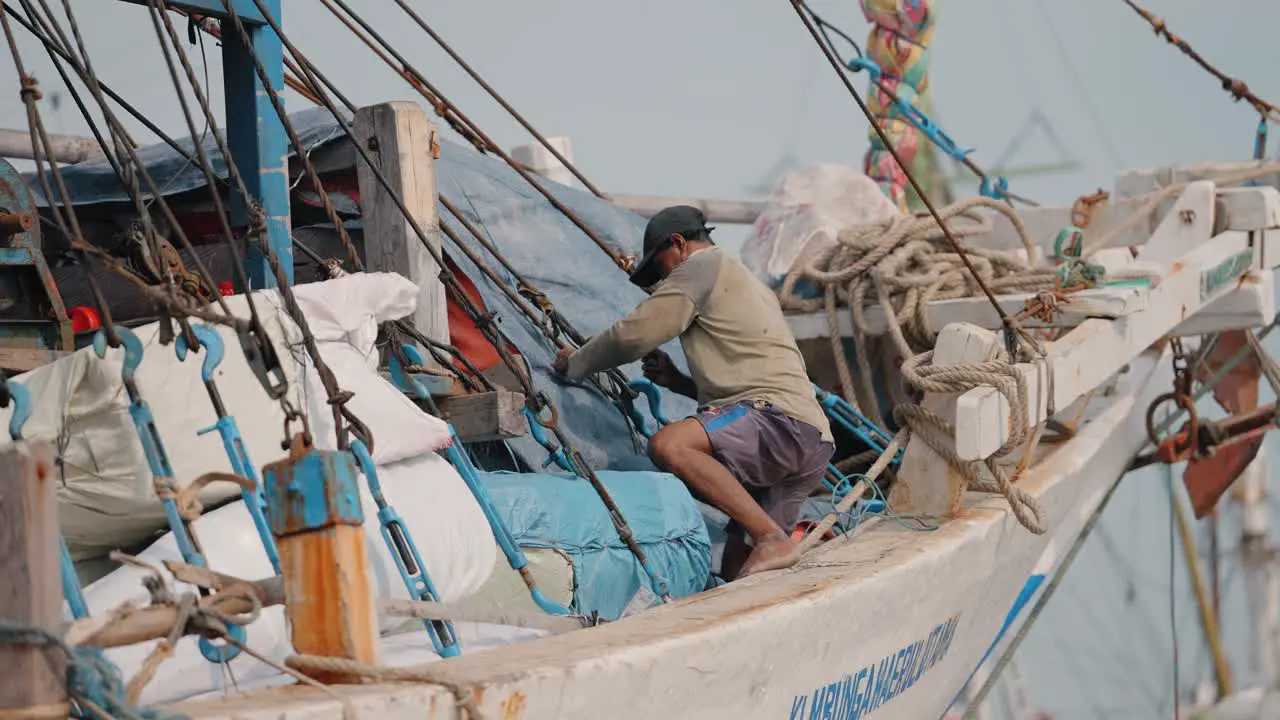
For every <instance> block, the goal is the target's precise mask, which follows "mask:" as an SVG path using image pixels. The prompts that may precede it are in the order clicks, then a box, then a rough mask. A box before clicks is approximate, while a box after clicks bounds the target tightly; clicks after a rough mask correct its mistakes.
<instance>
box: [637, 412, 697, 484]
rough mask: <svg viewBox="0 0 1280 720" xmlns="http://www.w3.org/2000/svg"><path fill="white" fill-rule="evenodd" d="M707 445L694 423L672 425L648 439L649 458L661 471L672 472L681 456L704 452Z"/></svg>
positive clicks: (678, 463) (677, 465)
mask: <svg viewBox="0 0 1280 720" xmlns="http://www.w3.org/2000/svg"><path fill="white" fill-rule="evenodd" d="M707 445H708V442H707V437H706V432H705V431H704V430H703V429H702V426H701V425H700V424H698V423H697V422H696V421H692V422H690V421H683V422H679V423H673V424H671V425H667V426H665V427H663V428H662V429H660V430H658V432H656V433H654V435H653V437H651V438H649V458H650V459H651V460H653V462H654V464H655V465H657V466H658V467H660V468H662V469H663V470H666V471H667V472H673V471H674V470H675V469H676V468H677V467H679V465H680V458H681V457H682V456H683V455H685V454H686V453H690V452H705V451H706V449H707V448H706V447H705V446H707Z"/></svg>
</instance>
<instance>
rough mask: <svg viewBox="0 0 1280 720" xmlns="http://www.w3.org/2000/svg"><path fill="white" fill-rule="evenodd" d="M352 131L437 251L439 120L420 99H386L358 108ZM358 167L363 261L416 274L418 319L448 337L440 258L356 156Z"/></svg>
mask: <svg viewBox="0 0 1280 720" xmlns="http://www.w3.org/2000/svg"><path fill="white" fill-rule="evenodd" d="M355 134H356V139H357V140H358V141H359V142H360V143H361V144H362V145H363V146H364V147H365V149H366V150H368V151H369V152H370V155H371V156H372V157H373V159H374V160H375V161H376V162H377V164H378V169H379V170H380V171H381V172H382V175H383V177H385V178H386V179H387V181H388V182H389V184H390V185H391V190H392V191H393V192H394V193H395V195H396V196H399V197H400V198H401V200H403V202H404V205H405V207H406V208H407V209H408V210H409V213H410V214H411V215H412V216H413V219H414V220H415V221H416V222H417V223H418V226H419V227H421V228H422V230H423V231H424V232H425V233H426V236H427V241H428V243H429V244H430V245H431V247H432V248H434V249H435V251H436V252H437V253H438V252H440V218H439V216H438V215H437V214H436V173H435V165H434V153H435V151H436V148H438V147H439V145H438V142H437V139H436V126H435V124H434V123H432V122H431V121H430V120H428V119H427V115H426V113H425V112H423V110H422V108H420V107H418V105H417V104H416V103H411V102H391V103H382V104H380V105H373V106H371V107H366V108H361V109H360V110H359V111H357V112H356V122H355ZM356 171H357V174H358V176H359V182H360V202H361V205H362V206H363V207H362V212H363V214H364V223H365V235H364V237H365V240H364V242H365V264H366V266H367V267H368V268H369V270H373V271H386V272H395V273H399V274H401V275H403V276H405V277H407V278H409V279H410V280H412V281H413V282H414V284H416V285H417V286H418V308H417V310H416V311H415V312H414V315H413V324H414V326H415V327H416V328H417V329H418V330H420V331H421V332H422V334H424V335H426V336H427V337H429V338H431V339H432V340H438V341H440V342H448V341H449V317H448V308H447V305H446V304H445V289H444V283H443V282H441V280H440V271H441V268H440V266H439V264H438V263H436V261H435V259H434V258H433V257H432V255H431V252H429V251H428V250H427V248H425V247H423V245H422V241H421V240H420V239H419V237H418V235H417V233H415V232H414V230H413V228H412V227H411V226H410V224H409V222H408V220H407V219H406V218H405V216H404V214H403V213H401V212H400V209H399V207H397V205H396V203H395V201H394V200H393V196H392V195H391V194H390V193H388V192H386V191H385V190H383V188H382V185H381V183H379V182H378V179H377V177H376V176H375V175H374V173H373V171H372V170H371V169H370V168H369V166H368V165H367V164H365V163H364V161H363V160H361V161H359V162H357V163H356Z"/></svg>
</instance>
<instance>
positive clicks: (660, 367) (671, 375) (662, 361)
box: [640, 350, 684, 388]
mask: <svg viewBox="0 0 1280 720" xmlns="http://www.w3.org/2000/svg"><path fill="white" fill-rule="evenodd" d="M640 367H641V368H642V369H643V370H644V376H645V377H647V378H649V380H651V381H652V382H653V384H654V385H657V386H658V387H664V388H671V387H672V386H673V385H675V384H676V383H678V382H680V381H681V380H683V379H684V374H683V373H681V372H680V370H679V369H677V368H676V364H675V363H673V362H671V356H670V355H668V354H666V353H664V352H662V351H661V350H654V351H653V352H651V353H649V354H648V355H645V356H644V358H643V359H642V360H641V361H640Z"/></svg>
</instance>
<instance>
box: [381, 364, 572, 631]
mask: <svg viewBox="0 0 1280 720" xmlns="http://www.w3.org/2000/svg"><path fill="white" fill-rule="evenodd" d="M401 350H402V351H403V352H404V355H405V357H406V358H408V359H409V362H410V363H412V364H415V365H421V364H422V355H421V354H420V353H419V352H418V349H417V348H416V347H414V346H413V345H407V344H406V345H403V346H401ZM387 365H388V367H389V369H390V370H391V381H392V382H393V383H394V384H395V385H396V387H398V388H400V390H401V391H403V392H407V393H411V394H412V395H413V396H414V397H415V398H417V399H419V400H426V399H428V398H429V397H430V394H429V393H428V391H427V388H426V387H424V386H423V384H422V383H421V382H419V381H418V380H417V379H416V378H414V377H412V376H410V375H409V374H408V373H407V372H405V369H404V365H403V364H402V363H401V362H400V360H399V358H397V357H396V356H395V354H394V353H393V354H392V355H391V358H390V359H389V360H388V361H387ZM526 412H528V410H527V409H526ZM534 424H535V425H536V423H534ZM448 426H449V446H448V447H447V448H445V451H444V452H445V458H446V459H447V460H448V461H449V464H451V465H453V467H454V469H455V470H457V471H458V474H459V475H460V476H462V481H463V482H464V483H466V484H467V489H468V490H470V491H471V494H472V495H473V496H474V497H475V499H476V502H477V503H478V504H479V505H480V510H481V511H482V512H483V513H484V517H485V519H486V520H488V521H489V529H490V530H492V531H493V537H494V539H496V540H497V542H498V547H499V548H501V549H502V554H503V555H506V557H507V562H508V563H509V564H510V565H511V569H512V570H515V571H516V572H518V573H520V577H521V579H522V580H524V583H525V586H526V587H528V588H529V595H530V597H532V598H533V602H534V604H536V605H537V606H538V607H539V608H541V609H542V610H543V611H545V612H547V613H548V614H551V615H569V614H570V611H569V608H567V607H565V606H563V605H561V604H559V603H557V602H555V601H554V600H551V599H549V598H548V597H547V596H546V595H544V594H543V593H542V589H541V588H539V587H538V585H537V583H536V582H535V581H534V579H533V576H532V575H530V574H529V570H528V567H529V559H528V558H527V557H525V554H524V551H523V550H522V549H520V546H519V545H518V544H517V543H516V541H515V538H514V537H513V536H512V535H511V530H510V529H509V528H507V524H506V523H505V522H503V520H502V517H501V516H500V515H498V511H497V509H496V508H495V507H494V505H493V498H492V497H490V495H489V490H488V489H487V488H485V486H484V485H483V484H482V483H481V482H480V475H479V473H478V472H477V471H476V467H475V465H474V464H473V463H472V462H471V458H469V457H467V453H466V452H464V451H463V449H462V443H461V442H460V441H459V440H458V435H457V433H456V432H455V431H454V429H453V424H452V423H448ZM538 427H539V429H541V426H538ZM561 454H563V452H562V453H561Z"/></svg>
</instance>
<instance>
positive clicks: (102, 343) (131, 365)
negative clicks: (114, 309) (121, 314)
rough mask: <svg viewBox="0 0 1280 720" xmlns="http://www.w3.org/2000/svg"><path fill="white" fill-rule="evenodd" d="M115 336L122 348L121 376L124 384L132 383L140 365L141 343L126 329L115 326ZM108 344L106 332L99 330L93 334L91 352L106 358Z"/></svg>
mask: <svg viewBox="0 0 1280 720" xmlns="http://www.w3.org/2000/svg"><path fill="white" fill-rule="evenodd" d="M115 335H116V338H117V339H118V340H119V341H120V345H121V346H123V347H124V370H123V371H122V374H123V376H124V379H125V382H132V381H133V376H134V374H135V373H137V372H138V366H140V365H142V353H143V347H142V341H141V340H139V339H138V336H137V335H136V334H134V332H133V331H132V330H130V329H129V328H127V327H122V326H117V327H116V328H115ZM110 344H111V343H110V340H109V338H108V337H107V331H106V330H99V331H98V332H96V333H94V335H93V352H94V353H96V354H97V356H98V357H99V358H105V357H106V356H107V348H108V347H110Z"/></svg>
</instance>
